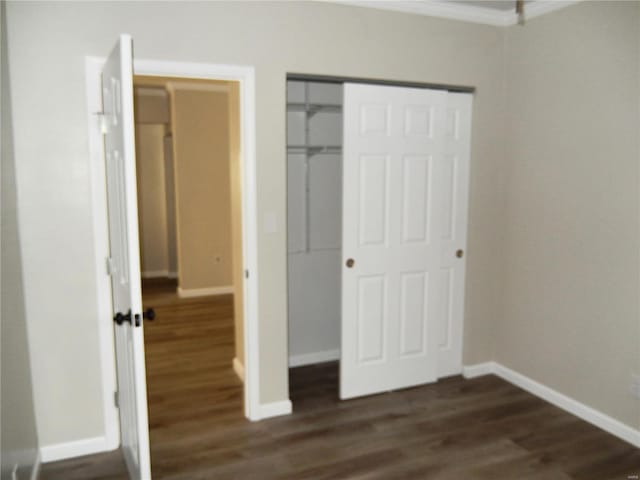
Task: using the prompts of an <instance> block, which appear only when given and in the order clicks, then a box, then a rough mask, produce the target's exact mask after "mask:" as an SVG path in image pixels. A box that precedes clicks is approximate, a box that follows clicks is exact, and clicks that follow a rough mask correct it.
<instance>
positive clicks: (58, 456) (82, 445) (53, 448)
mask: <svg viewBox="0 0 640 480" xmlns="http://www.w3.org/2000/svg"><path fill="white" fill-rule="evenodd" d="M116 448H118V447H117V445H116V447H111V446H110V445H109V444H108V442H107V438H106V437H92V438H84V439H82V440H74V441H72V442H64V443H56V444H53V445H44V446H42V447H40V458H41V460H42V462H44V463H47V462H55V461H57V460H64V459H67V458H74V457H81V456H83V455H91V454H93V453H100V452H107V451H110V450H115V449H116Z"/></svg>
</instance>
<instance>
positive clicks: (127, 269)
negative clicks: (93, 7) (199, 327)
mask: <svg viewBox="0 0 640 480" xmlns="http://www.w3.org/2000/svg"><path fill="white" fill-rule="evenodd" d="M102 95H103V96H102V102H103V112H104V116H105V126H106V129H105V130H106V133H105V134H104V145H105V156H106V159H105V161H106V178H107V201H108V209H109V242H110V257H111V260H110V271H111V288H112V296H113V312H114V315H115V317H114V318H117V319H118V320H119V323H120V324H118V323H114V328H115V346H116V362H117V373H118V399H119V407H120V432H121V442H122V450H123V454H124V457H125V460H126V463H127V467H128V469H129V475H130V478H132V479H136V480H138V479H141V480H142V479H144V480H146V479H150V478H151V468H150V457H149V431H148V422H147V385H146V379H145V365H144V337H143V331H142V328H143V327H142V298H141V290H140V253H139V247H138V205H137V194H136V158H135V135H134V123H133V122H134V120H133V58H132V41H131V37H129V36H128V35H122V36H121V37H120V39H119V41H118V43H117V44H116V45H115V47H114V49H113V51H112V52H111V54H110V55H109V58H108V59H107V62H106V63H105V66H104V69H103V72H102ZM118 315H120V317H118Z"/></svg>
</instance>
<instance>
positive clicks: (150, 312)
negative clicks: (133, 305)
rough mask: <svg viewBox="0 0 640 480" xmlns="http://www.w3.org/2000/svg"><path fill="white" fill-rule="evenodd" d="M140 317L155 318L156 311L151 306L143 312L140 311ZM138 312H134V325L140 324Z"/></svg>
mask: <svg viewBox="0 0 640 480" xmlns="http://www.w3.org/2000/svg"><path fill="white" fill-rule="evenodd" d="M142 318H144V319H146V320H149V321H151V320H155V318H156V312H155V310H154V309H153V308H147V309H146V310H145V311H144V312H142ZM140 323H141V322H140V314H139V313H136V327H139V326H140Z"/></svg>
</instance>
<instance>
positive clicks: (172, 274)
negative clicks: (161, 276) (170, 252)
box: [167, 272, 178, 278]
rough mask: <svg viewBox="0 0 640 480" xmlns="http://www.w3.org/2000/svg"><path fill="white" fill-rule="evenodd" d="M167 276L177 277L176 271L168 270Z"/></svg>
mask: <svg viewBox="0 0 640 480" xmlns="http://www.w3.org/2000/svg"><path fill="white" fill-rule="evenodd" d="M167 278H178V272H169V273H168V274H167Z"/></svg>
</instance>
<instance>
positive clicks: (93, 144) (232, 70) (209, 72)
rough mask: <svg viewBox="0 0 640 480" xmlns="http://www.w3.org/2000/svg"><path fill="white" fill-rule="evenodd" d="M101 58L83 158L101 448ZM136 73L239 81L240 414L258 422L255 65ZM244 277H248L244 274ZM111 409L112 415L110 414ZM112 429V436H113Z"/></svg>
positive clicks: (90, 90) (109, 346) (90, 61)
mask: <svg viewBox="0 0 640 480" xmlns="http://www.w3.org/2000/svg"><path fill="white" fill-rule="evenodd" d="M104 61H105V60H104V59H100V58H94V57H87V59H86V74H87V79H86V80H87V81H86V86H87V109H88V110H87V115H88V126H89V158H90V167H89V168H90V172H91V191H92V213H93V219H94V222H93V234H94V242H95V263H96V282H97V289H98V291H97V298H98V301H97V302H96V304H97V317H98V322H99V325H100V327H99V328H100V330H99V334H100V352H101V368H102V382H103V404H104V405H103V407H104V408H103V410H104V412H105V414H104V419H105V432H106V433H107V439H108V441H107V442H106V444H105V449H110V447H111V446H112V445H113V444H114V440H115V444H116V445H117V444H118V443H119V424H118V414H117V410H116V409H115V407H114V406H113V392H114V391H115V390H116V387H115V385H116V383H115V380H116V378H115V350H114V342H113V328H112V319H111V317H112V312H111V285H110V282H109V277H108V276H107V275H106V273H105V274H104V275H103V274H102V273H101V272H105V259H106V256H107V255H108V252H109V246H108V227H107V225H108V224H107V218H106V211H107V210H106V192H105V185H106V181H105V173H104V168H103V165H104V160H103V159H104V152H103V148H104V147H103V144H102V141H101V133H100V119H99V118H98V116H97V115H95V113H96V112H99V111H100V110H101V107H100V105H101V98H102V92H101V88H100V73H101V70H102V66H103V65H104ZM134 70H135V73H136V74H137V75H149V76H160V77H182V78H201V79H211V80H229V81H237V82H239V85H240V142H241V151H242V180H241V181H242V232H243V237H242V258H243V270H245V271H246V272H248V275H245V276H244V281H243V285H242V288H243V292H244V296H243V298H244V315H243V318H244V351H245V358H244V369H245V376H246V380H247V381H246V382H245V387H244V404H245V416H246V417H247V418H249V419H250V420H258V419H259V418H260V415H259V413H260V412H259V407H260V403H259V381H260V372H259V368H260V365H259V363H258V358H259V343H258V339H259V325H258V312H259V304H258V298H259V296H258V275H259V272H258V214H257V211H258V209H257V193H256V192H257V179H256V170H257V166H256V147H255V144H256V106H255V104H256V100H255V69H254V67H252V66H237V65H214V64H204V63H190V62H164V61H153V60H134ZM247 276H248V278H247ZM114 412H115V414H114ZM114 432H115V435H114Z"/></svg>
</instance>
